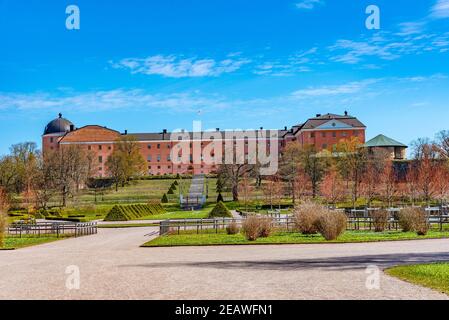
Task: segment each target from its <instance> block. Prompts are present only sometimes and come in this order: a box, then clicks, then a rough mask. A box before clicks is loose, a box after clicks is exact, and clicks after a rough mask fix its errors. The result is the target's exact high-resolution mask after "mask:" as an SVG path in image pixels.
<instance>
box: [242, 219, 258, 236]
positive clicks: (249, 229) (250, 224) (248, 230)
mask: <svg viewBox="0 0 449 320" xmlns="http://www.w3.org/2000/svg"><path fill="white" fill-rule="evenodd" d="M242 230H243V234H244V235H245V237H246V239H247V240H248V241H256V240H257V239H258V238H259V236H260V223H259V218H258V217H256V216H248V217H247V218H246V219H245V221H243V225H242Z"/></svg>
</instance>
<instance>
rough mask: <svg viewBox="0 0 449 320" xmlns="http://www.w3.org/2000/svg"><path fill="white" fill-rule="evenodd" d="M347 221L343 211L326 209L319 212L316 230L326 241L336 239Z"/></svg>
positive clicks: (343, 229)
mask: <svg viewBox="0 0 449 320" xmlns="http://www.w3.org/2000/svg"><path fill="white" fill-rule="evenodd" d="M347 221H348V219H347V217H346V215H345V214H344V213H340V212H331V211H329V210H327V212H325V213H321V214H320V217H319V219H318V223H317V227H318V231H319V232H320V234H321V235H322V236H323V237H324V238H325V239H326V240H327V241H332V240H337V238H338V237H339V236H340V235H341V234H342V233H343V232H344V231H345V230H346V225H347Z"/></svg>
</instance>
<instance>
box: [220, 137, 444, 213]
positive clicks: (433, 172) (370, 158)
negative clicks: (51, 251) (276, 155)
mask: <svg viewBox="0 0 449 320" xmlns="http://www.w3.org/2000/svg"><path fill="white" fill-rule="evenodd" d="M218 173H219V183H218V184H219V188H217V191H219V192H221V191H222V190H223V189H224V188H227V189H228V190H231V191H232V196H233V200H234V201H239V200H243V202H245V203H246V202H248V200H249V199H250V198H251V193H252V191H254V188H260V189H262V191H263V194H264V196H265V200H266V201H265V202H266V203H268V204H271V205H272V204H273V202H276V203H280V202H281V201H282V199H285V198H286V197H288V198H290V199H291V201H292V202H293V204H295V203H297V202H298V201H299V200H303V199H304V198H314V199H315V198H318V197H319V198H322V199H324V200H325V201H326V202H327V203H328V204H330V205H336V204H337V203H338V202H342V201H350V202H351V203H352V205H353V206H356V204H357V203H358V201H359V200H360V199H364V200H365V202H366V203H365V205H367V206H371V205H372V203H373V201H374V200H381V201H382V202H383V203H384V204H385V205H388V206H392V205H393V204H394V201H395V200H397V199H401V200H402V201H404V202H409V203H410V204H416V203H417V202H418V201H419V202H425V203H426V204H430V202H431V201H432V200H438V201H439V202H441V203H443V202H445V201H446V200H447V199H448V197H449V131H442V132H440V133H439V134H438V135H437V136H436V139H435V140H433V141H431V140H430V139H418V140H416V141H415V142H413V143H412V153H411V159H410V160H408V161H402V162H396V161H394V160H393V159H392V157H391V154H388V153H386V152H380V151H378V152H375V153H370V152H369V151H368V149H366V148H364V147H363V145H362V144H361V143H360V142H359V140H358V139H357V138H352V139H347V140H342V141H341V142H340V143H339V144H338V145H337V148H336V150H335V151H334V152H332V153H331V152H329V151H321V152H317V151H316V150H315V148H314V147H313V146H305V147H302V146H300V145H299V144H298V143H290V144H288V145H287V146H286V148H285V149H284V150H283V152H282V155H281V159H280V168H279V171H278V174H277V175H274V176H271V177H265V178H263V177H260V176H259V174H258V166H257V165H247V164H243V165H224V166H222V167H221V168H220V170H219V172H218ZM248 180H251V181H254V180H255V181H256V185H255V186H254V185H251V184H249V183H248ZM262 180H265V181H264V182H263V183H262ZM218 189H220V190H218Z"/></svg>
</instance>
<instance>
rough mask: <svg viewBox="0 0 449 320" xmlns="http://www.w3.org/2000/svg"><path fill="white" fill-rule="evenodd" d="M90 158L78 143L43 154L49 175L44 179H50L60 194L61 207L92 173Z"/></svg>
mask: <svg viewBox="0 0 449 320" xmlns="http://www.w3.org/2000/svg"><path fill="white" fill-rule="evenodd" d="M90 159H91V157H89V155H88V152H86V151H85V150H84V149H83V148H82V147H81V146H78V145H68V146H63V147H62V148H60V149H59V150H56V151H53V152H51V153H48V154H46V155H45V159H44V161H45V162H46V166H48V167H46V170H49V171H48V174H49V175H50V176H47V177H45V179H46V181H51V184H52V185H53V186H54V187H55V189H56V190H57V191H58V193H59V194H60V196H61V200H62V206H63V207H65V206H66V205H67V199H68V197H69V196H74V195H75V194H76V192H77V191H78V190H79V188H80V186H82V185H84V184H85V182H86V181H87V179H89V178H90V177H91V176H92V175H93V172H91V171H90V170H91V169H92V167H93V166H92V164H91V163H90Z"/></svg>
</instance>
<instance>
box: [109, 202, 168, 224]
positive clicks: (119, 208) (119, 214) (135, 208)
mask: <svg viewBox="0 0 449 320" xmlns="http://www.w3.org/2000/svg"><path fill="white" fill-rule="evenodd" d="M164 212H165V209H164V208H163V207H162V206H161V205H160V204H146V205H145V204H134V205H127V206H124V205H116V206H114V207H113V208H112V209H111V211H109V213H108V215H107V216H106V218H104V221H129V220H136V219H139V218H143V217H146V216H151V215H158V214H162V213H164Z"/></svg>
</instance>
